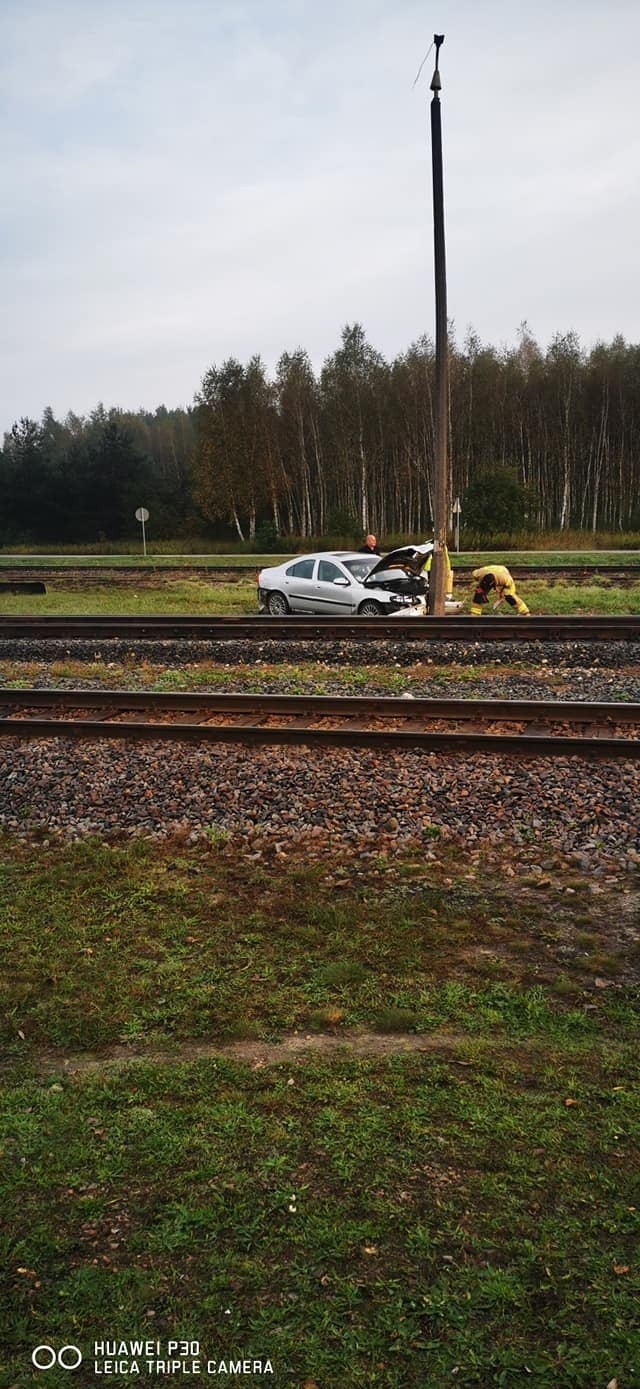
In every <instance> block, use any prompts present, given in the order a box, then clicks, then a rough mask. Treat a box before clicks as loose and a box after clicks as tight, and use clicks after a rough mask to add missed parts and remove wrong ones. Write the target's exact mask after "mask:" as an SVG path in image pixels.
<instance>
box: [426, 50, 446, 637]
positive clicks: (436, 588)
mask: <svg viewBox="0 0 640 1389" xmlns="http://www.w3.org/2000/svg"><path fill="white" fill-rule="evenodd" d="M433 41H434V43H435V46H436V64H435V71H434V74H433V77H432V79H431V91H432V92H433V98H432V101H431V166H432V173H433V242H434V252H435V280H436V452H435V477H434V486H433V542H434V549H433V559H432V561H431V575H430V580H429V616H430V617H442V616H443V614H444V600H445V592H446V569H447V564H446V546H447V522H448V519H449V499H448V495H447V494H448V469H447V426H448V397H449V353H448V343H447V271H446V262H445V246H444V189H443V178H442V123H441V119H440V96H439V92H440V90H441V87H442V83H441V81H440V72H439V70H438V55H439V52H440V48H441V46H442V44H443V43H444V34H434V36H433Z"/></svg>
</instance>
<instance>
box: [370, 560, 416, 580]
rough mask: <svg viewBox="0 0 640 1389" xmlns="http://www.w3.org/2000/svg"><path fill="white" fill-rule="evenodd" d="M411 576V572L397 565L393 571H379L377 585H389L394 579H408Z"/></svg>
mask: <svg viewBox="0 0 640 1389" xmlns="http://www.w3.org/2000/svg"><path fill="white" fill-rule="evenodd" d="M409 574H410V570H408V569H405V568H404V567H403V566H402V565H400V564H396V565H394V567H393V569H379V570H378V572H377V574H376V576H375V577H376V583H377V584H388V583H390V581H391V580H392V579H406V578H407V577H408V576H409Z"/></svg>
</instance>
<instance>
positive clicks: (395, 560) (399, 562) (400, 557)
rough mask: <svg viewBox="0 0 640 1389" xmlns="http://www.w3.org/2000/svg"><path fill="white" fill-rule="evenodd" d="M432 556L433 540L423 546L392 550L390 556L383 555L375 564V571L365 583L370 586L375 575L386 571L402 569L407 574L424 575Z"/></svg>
mask: <svg viewBox="0 0 640 1389" xmlns="http://www.w3.org/2000/svg"><path fill="white" fill-rule="evenodd" d="M432 554H433V541H432V540H425V542H424V544H423V545H403V546H402V548H401V549H400V550H391V552H390V553H389V554H388V555H383V557H382V559H379V560H378V563H377V564H374V566H373V569H370V570H369V573H368V574H367V577H366V580H365V582H366V583H367V584H370V583H371V580H372V579H373V576H374V574H381V573H382V572H383V570H385V569H402V570H404V573H405V574H413V575H414V577H416V576H417V575H418V574H421V573H422V570H423V569H424V566H425V564H426V563H427V560H428V559H429V556H430V555H432Z"/></svg>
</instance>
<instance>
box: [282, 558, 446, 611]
mask: <svg viewBox="0 0 640 1389" xmlns="http://www.w3.org/2000/svg"><path fill="white" fill-rule="evenodd" d="M432 552H433V544H432V543H431V542H429V541H427V542H426V543H425V544H424V545H405V546H403V548H402V549H400V550H392V551H391V554H388V555H384V556H383V558H382V559H380V558H379V557H378V556H377V555H372V554H361V553H359V552H356V551H353V550H331V551H326V552H323V553H320V554H315V555H298V556H296V558H295V559H290V560H287V562H286V564H277V565H274V566H273V568H270V569H262V570H261V571H260V573H259V574H258V604H259V608H260V611H261V612H268V613H271V614H272V615H273V616H274V617H283V616H284V615H285V614H286V613H313V614H319V613H328V614H330V615H332V616H338V617H339V616H341V615H343V614H345V615H347V616H348V615H353V614H354V613H357V614H359V616H360V617H377V616H379V615H384V616H386V617H391V616H392V615H393V614H394V613H398V612H401V611H402V610H403V609H405V610H409V609H411V608H412V607H413V606H415V605H416V604H421V605H422V608H423V611H424V595H425V594H426V592H427V590H428V580H427V578H426V575H423V574H422V572H421V571H422V569H423V568H424V566H425V564H426V563H427V560H428V559H429V556H430V555H431V554H432Z"/></svg>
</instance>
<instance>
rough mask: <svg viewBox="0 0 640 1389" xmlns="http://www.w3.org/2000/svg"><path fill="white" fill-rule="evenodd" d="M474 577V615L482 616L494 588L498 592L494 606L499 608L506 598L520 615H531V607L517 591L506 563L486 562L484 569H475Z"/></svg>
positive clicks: (472, 614) (472, 610) (472, 609)
mask: <svg viewBox="0 0 640 1389" xmlns="http://www.w3.org/2000/svg"><path fill="white" fill-rule="evenodd" d="M473 578H474V579H475V581H476V589H475V593H474V595H473V600H472V603H471V609H470V612H471V616H472V617H482V609H483V607H484V604H485V603H488V602H489V594H490V593H493V591H494V589H495V592H496V594H497V601H496V602H495V603H494V605H493V606H494V608H497V606H498V603H501V602H502V600H503V598H504V601H505V603H508V604H509V607H510V608H515V610H516V612H517V614H518V617H529V616H530V613H529V609H528V607H527V605H526V603H524V602H523V601H522V598H520V597H519V595H518V594H517V593H516V586H515V583H514V580H513V579H512V577H511V574H510V573H509V570H508V569H507V568H506V567H505V565H504V564H485V565H484V566H483V568H482V569H474V571H473Z"/></svg>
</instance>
